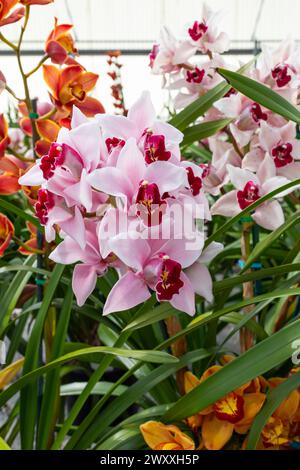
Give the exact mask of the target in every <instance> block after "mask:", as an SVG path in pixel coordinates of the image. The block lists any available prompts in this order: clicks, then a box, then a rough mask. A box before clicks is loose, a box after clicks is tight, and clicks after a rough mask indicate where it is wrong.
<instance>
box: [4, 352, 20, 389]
mask: <svg viewBox="0 0 300 470" xmlns="http://www.w3.org/2000/svg"><path fill="white" fill-rule="evenodd" d="M23 363H24V358H21V359H18V360H17V361H16V362H13V363H12V364H10V365H9V366H7V367H5V369H2V370H1V371H0V390H3V389H4V387H6V386H7V385H9V384H10V382H11V381H12V380H13V379H14V377H15V376H16V375H17V373H18V372H19V370H20V369H21V368H22V366H23Z"/></svg>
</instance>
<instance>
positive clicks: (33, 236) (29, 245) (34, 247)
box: [18, 222, 41, 256]
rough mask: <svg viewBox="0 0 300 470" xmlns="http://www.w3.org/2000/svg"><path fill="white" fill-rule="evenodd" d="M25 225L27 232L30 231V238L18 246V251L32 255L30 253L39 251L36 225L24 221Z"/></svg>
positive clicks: (25, 254)
mask: <svg viewBox="0 0 300 470" xmlns="http://www.w3.org/2000/svg"><path fill="white" fill-rule="evenodd" d="M26 227H27V230H28V232H29V233H30V238H29V239H28V240H26V242H25V243H24V245H22V246H20V247H19V248H18V252H19V253H21V255H24V256H29V255H32V253H40V252H41V250H40V249H39V248H38V241H37V227H36V225H33V224H32V223H30V222H26Z"/></svg>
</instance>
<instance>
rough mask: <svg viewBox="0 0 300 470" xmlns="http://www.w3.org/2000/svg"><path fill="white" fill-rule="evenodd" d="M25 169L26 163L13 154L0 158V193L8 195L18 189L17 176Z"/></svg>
mask: <svg viewBox="0 0 300 470" xmlns="http://www.w3.org/2000/svg"><path fill="white" fill-rule="evenodd" d="M26 169H27V164H26V163H25V162H22V161H20V160H19V159H17V158H16V157H14V156H13V155H7V156H5V157H2V158H0V195H4V196H8V195H10V194H15V193H17V192H18V191H20V189H21V186H20V185H19V182H18V180H19V177H20V176H21V174H22V173H23V172H24V171H25V170H26Z"/></svg>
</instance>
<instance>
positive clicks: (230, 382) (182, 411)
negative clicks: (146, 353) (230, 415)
mask: <svg viewBox="0 0 300 470" xmlns="http://www.w3.org/2000/svg"><path fill="white" fill-rule="evenodd" d="M299 336H300V320H297V321H295V322H293V323H291V324H290V325H288V326H286V327H285V328H283V329H282V330H280V331H278V332H277V333H275V334H274V335H272V336H271V337H269V338H267V339H265V340H264V341H262V342H260V343H258V344H257V345H256V346H254V347H253V348H251V349H249V350H248V351H247V352H245V353H244V354H242V355H241V356H239V357H238V358H236V359H235V360H234V361H232V362H230V363H229V364H227V365H226V366H224V367H223V368H222V369H220V370H219V371H218V372H216V373H215V374H213V375H212V376H210V377H208V378H207V379H206V380H205V381H204V382H202V383H201V384H200V385H198V386H197V387H196V388H194V389H193V390H191V391H190V392H189V393H188V394H187V395H185V396H183V397H182V398H180V399H179V400H178V402H177V403H176V404H175V405H174V406H173V407H172V408H171V409H170V410H169V411H167V412H166V414H165V415H164V417H163V418H164V419H165V421H168V422H174V421H177V420H181V419H184V418H186V417H188V416H192V415H193V414H195V413H198V412H199V411H201V410H203V409H204V408H206V407H207V406H209V405H211V404H213V403H215V402H216V401H217V400H219V399H220V398H222V397H224V396H225V395H226V394H227V393H229V392H231V391H233V390H235V389H237V388H238V387H240V386H241V385H243V384H245V383H246V382H248V381H249V380H252V379H254V378H255V377H257V376H259V375H261V374H264V373H265V372H267V371H270V370H271V369H272V368H273V367H276V366H278V365H279V364H281V363H282V362H284V361H286V360H287V359H289V358H290V357H291V355H292V353H293V347H292V344H293V342H294V341H295V340H296V339H299Z"/></svg>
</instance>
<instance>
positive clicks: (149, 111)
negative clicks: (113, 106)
mask: <svg viewBox="0 0 300 470" xmlns="http://www.w3.org/2000/svg"><path fill="white" fill-rule="evenodd" d="M96 119H97V120H98V122H99V124H100V126H101V130H102V133H103V137H104V140H105V144H106V145H105V146H106V148H107V157H106V159H107V165H108V166H115V162H116V161H117V158H118V155H119V153H120V151H121V149H122V147H123V146H124V144H125V142H126V141H127V140H128V139H129V138H130V137H133V138H134V139H135V140H136V142H137V144H138V146H139V149H140V151H141V152H142V153H143V155H144V158H145V162H146V163H148V164H151V163H153V162H156V161H169V162H172V163H176V162H178V161H179V160H180V150H179V144H180V142H181V141H182V139H183V134H182V132H180V131H178V130H177V129H176V128H175V127H173V126H171V125H170V124H168V123H166V122H163V121H159V120H158V119H157V118H156V113H155V109H154V107H153V104H152V102H151V98H150V93H149V92H146V91H145V92H143V93H142V95H141V97H140V98H139V99H138V100H137V101H136V102H135V103H134V104H133V105H132V106H131V108H130V109H129V111H128V114H127V117H124V116H111V115H108V114H101V115H99V116H96Z"/></svg>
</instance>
